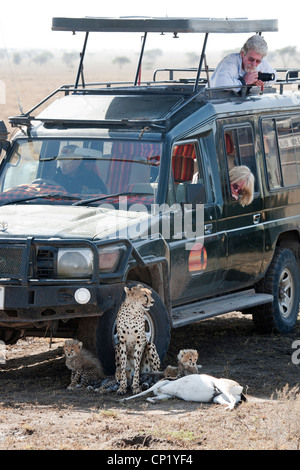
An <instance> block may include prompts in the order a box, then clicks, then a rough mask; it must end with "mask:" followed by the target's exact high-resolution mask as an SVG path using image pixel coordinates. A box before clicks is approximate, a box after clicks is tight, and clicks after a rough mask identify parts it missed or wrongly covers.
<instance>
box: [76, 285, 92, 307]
mask: <svg viewBox="0 0 300 470" xmlns="http://www.w3.org/2000/svg"><path fill="white" fill-rule="evenodd" d="M74 298H75V300H76V302H78V303H79V304H87V303H88V301H89V300H90V298H91V293H90V291H89V290H88V289H85V288H84V287H80V289H77V291H76V292H75V294H74Z"/></svg>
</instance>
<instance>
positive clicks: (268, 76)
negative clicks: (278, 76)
mask: <svg viewBox="0 0 300 470" xmlns="http://www.w3.org/2000/svg"><path fill="white" fill-rule="evenodd" d="M257 79H258V80H261V81H262V82H271V81H273V80H275V73H263V72H258V77H257Z"/></svg>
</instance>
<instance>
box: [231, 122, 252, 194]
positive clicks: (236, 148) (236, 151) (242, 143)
mask: <svg viewBox="0 0 300 470" xmlns="http://www.w3.org/2000/svg"><path fill="white" fill-rule="evenodd" d="M224 142H225V151H226V156H227V166H228V171H229V175H230V174H231V173H232V172H234V171H233V169H234V168H236V167H240V166H246V167H248V168H249V170H250V172H251V173H252V175H253V177H254V192H255V193H258V192H259V186H258V178H257V169H256V161H255V147H254V136H253V132H252V127H251V126H250V125H245V126H239V127H230V128H226V129H225V131H224ZM235 173H236V172H235ZM248 173H249V171H248ZM229 175H228V178H229ZM253 177H252V176H251V178H253ZM231 191H232V197H233V198H234V199H236V194H235V191H234V190H233V187H232V186H231Z"/></svg>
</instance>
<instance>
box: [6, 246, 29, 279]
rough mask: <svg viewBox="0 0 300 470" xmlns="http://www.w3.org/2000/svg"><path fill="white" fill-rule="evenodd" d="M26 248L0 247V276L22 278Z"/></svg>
mask: <svg viewBox="0 0 300 470" xmlns="http://www.w3.org/2000/svg"><path fill="white" fill-rule="evenodd" d="M23 251H24V247H16V246H5V247H3V246H2V247H0V276H1V277H11V278H20V277H21V275H22V260H23Z"/></svg>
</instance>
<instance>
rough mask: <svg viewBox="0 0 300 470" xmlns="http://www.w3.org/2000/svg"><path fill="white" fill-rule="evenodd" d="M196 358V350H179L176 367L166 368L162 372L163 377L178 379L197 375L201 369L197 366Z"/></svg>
mask: <svg viewBox="0 0 300 470" xmlns="http://www.w3.org/2000/svg"><path fill="white" fill-rule="evenodd" d="M198 357H199V355H198V351H196V349H181V351H179V354H178V356H177V359H178V364H177V367H173V366H168V367H167V368H166V369H165V371H164V377H168V378H176V379H179V378H180V377H183V376H185V375H190V374H198V372H199V369H200V368H201V367H202V366H200V365H197V361H198Z"/></svg>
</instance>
